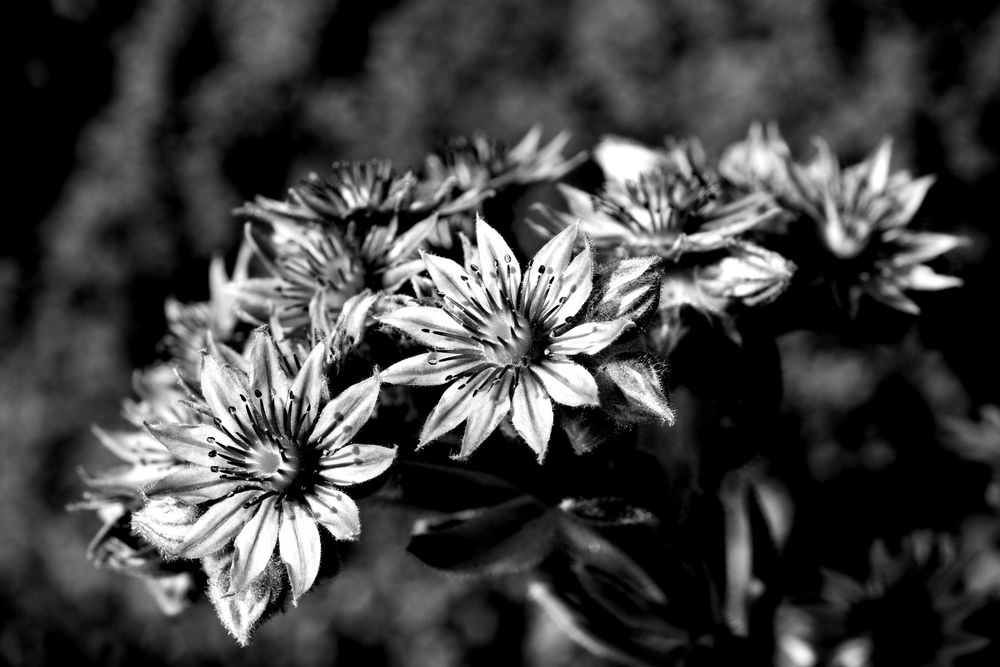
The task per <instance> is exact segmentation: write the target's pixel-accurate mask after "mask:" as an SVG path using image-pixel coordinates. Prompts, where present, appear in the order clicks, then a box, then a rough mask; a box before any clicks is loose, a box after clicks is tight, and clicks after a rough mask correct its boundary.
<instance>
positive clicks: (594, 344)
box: [549, 319, 632, 354]
mask: <svg viewBox="0 0 1000 667" xmlns="http://www.w3.org/2000/svg"><path fill="white" fill-rule="evenodd" d="M630 326H632V322H631V321H630V320H626V319H620V320H611V321H610V322H586V323H584V324H580V325H578V326H575V327H573V328H572V329H570V330H569V331H566V332H564V333H561V334H559V335H558V336H556V337H554V338H553V339H552V344H551V345H549V352H551V353H552V354H596V353H598V352H600V351H601V350H603V349H604V348H606V347H607V346H608V345H610V344H611V343H613V342H614V340H615V339H616V338H618V336H620V335H621V334H622V332H623V331H625V329H627V328H629V327H630Z"/></svg>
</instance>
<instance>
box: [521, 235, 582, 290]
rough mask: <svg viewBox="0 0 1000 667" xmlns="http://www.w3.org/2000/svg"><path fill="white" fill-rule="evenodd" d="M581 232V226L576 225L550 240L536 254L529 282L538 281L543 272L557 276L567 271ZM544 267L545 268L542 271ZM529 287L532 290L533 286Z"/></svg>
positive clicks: (528, 276)
mask: <svg viewBox="0 0 1000 667" xmlns="http://www.w3.org/2000/svg"><path fill="white" fill-rule="evenodd" d="M579 230H580V225H579V224H577V223H574V224H572V225H570V226H569V227H567V228H566V229H564V230H562V231H561V232H559V233H558V234H556V235H555V236H553V237H552V238H551V239H549V241H548V243H546V244H545V245H543V246H542V247H541V248H540V249H539V250H538V252H537V253H535V257H534V259H532V268H531V271H529V272H528V275H527V280H528V281H529V282H531V281H537V280H538V276H540V275H542V272H543V271H544V272H545V273H550V274H556V275H559V274H561V273H562V272H563V271H565V270H566V267H567V265H569V260H570V255H571V254H572V253H573V246H574V245H576V239H577V236H578V234H579ZM542 267H545V268H544V269H542ZM528 287H529V288H530V287H531V285H530V284H529V285H528Z"/></svg>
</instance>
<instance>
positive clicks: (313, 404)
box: [286, 343, 330, 433]
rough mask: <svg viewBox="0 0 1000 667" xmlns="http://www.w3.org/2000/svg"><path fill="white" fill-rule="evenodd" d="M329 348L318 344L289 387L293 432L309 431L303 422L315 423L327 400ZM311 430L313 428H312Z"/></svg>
mask: <svg viewBox="0 0 1000 667" xmlns="http://www.w3.org/2000/svg"><path fill="white" fill-rule="evenodd" d="M326 355H327V348H326V345H325V344H324V343H320V344H318V345H316V346H315V347H314V348H313V349H312V351H311V352H310V353H309V356H308V357H306V361H305V363H304V364H302V368H300V369H299V372H298V373H297V374H296V375H295V379H294V380H293V381H292V385H291V387H290V388H289V390H288V391H289V396H288V400H287V403H286V409H287V410H288V413H289V430H290V431H291V432H292V433H299V432H302V431H304V432H308V430H306V429H302V428H301V424H303V423H310V422H311V423H315V421H316V418H317V416H318V415H319V411H320V406H321V405H322V404H323V403H324V402H325V401H326V400H327V398H328V397H329V395H330V390H329V388H328V387H327V366H328V364H327V357H326ZM310 430H311V429H310Z"/></svg>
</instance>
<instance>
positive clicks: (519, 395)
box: [511, 370, 552, 463]
mask: <svg viewBox="0 0 1000 667" xmlns="http://www.w3.org/2000/svg"><path fill="white" fill-rule="evenodd" d="M511 421H512V422H513V424H514V429H515V430H516V431H517V432H518V434H519V435H520V436H521V437H522V438H524V441H525V442H527V443H528V446H529V447H531V448H532V449H533V450H534V451H535V454H536V455H537V456H538V462H539V463H541V462H542V459H543V458H545V449H546V448H547V447H548V444H549V436H551V435H552V402H551V401H550V400H549V397H548V394H546V393H545V388H544V387H543V386H542V383H541V382H540V381H539V380H538V379H537V378H536V377H535V375H534V373H532V372H531V371H530V370H528V371H526V372H523V373H521V381H520V382H519V383H518V385H517V387H515V388H514V400H513V402H512V405H511Z"/></svg>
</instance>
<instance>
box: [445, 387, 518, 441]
mask: <svg viewBox="0 0 1000 667" xmlns="http://www.w3.org/2000/svg"><path fill="white" fill-rule="evenodd" d="M508 413H510V378H509V377H508V376H507V375H506V374H505V375H504V376H503V380H501V381H500V382H497V383H496V384H494V385H492V386H491V387H490V388H489V389H487V390H484V391H481V392H479V393H478V394H476V396H474V397H473V399H472V407H471V408H470V410H469V418H468V421H467V422H466V424H465V434H464V435H463V436H462V450H461V451H460V452H459V454H458V456H456V457H455V458H457V459H466V458H468V457H469V456H471V455H472V453H473V452H474V451H476V449H478V448H479V445H481V444H483V441H484V440H486V438H488V437H490V434H491V433H493V431H495V430H496V428H497V426H499V425H500V422H501V421H503V418H504V417H506V416H507V415H508Z"/></svg>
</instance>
